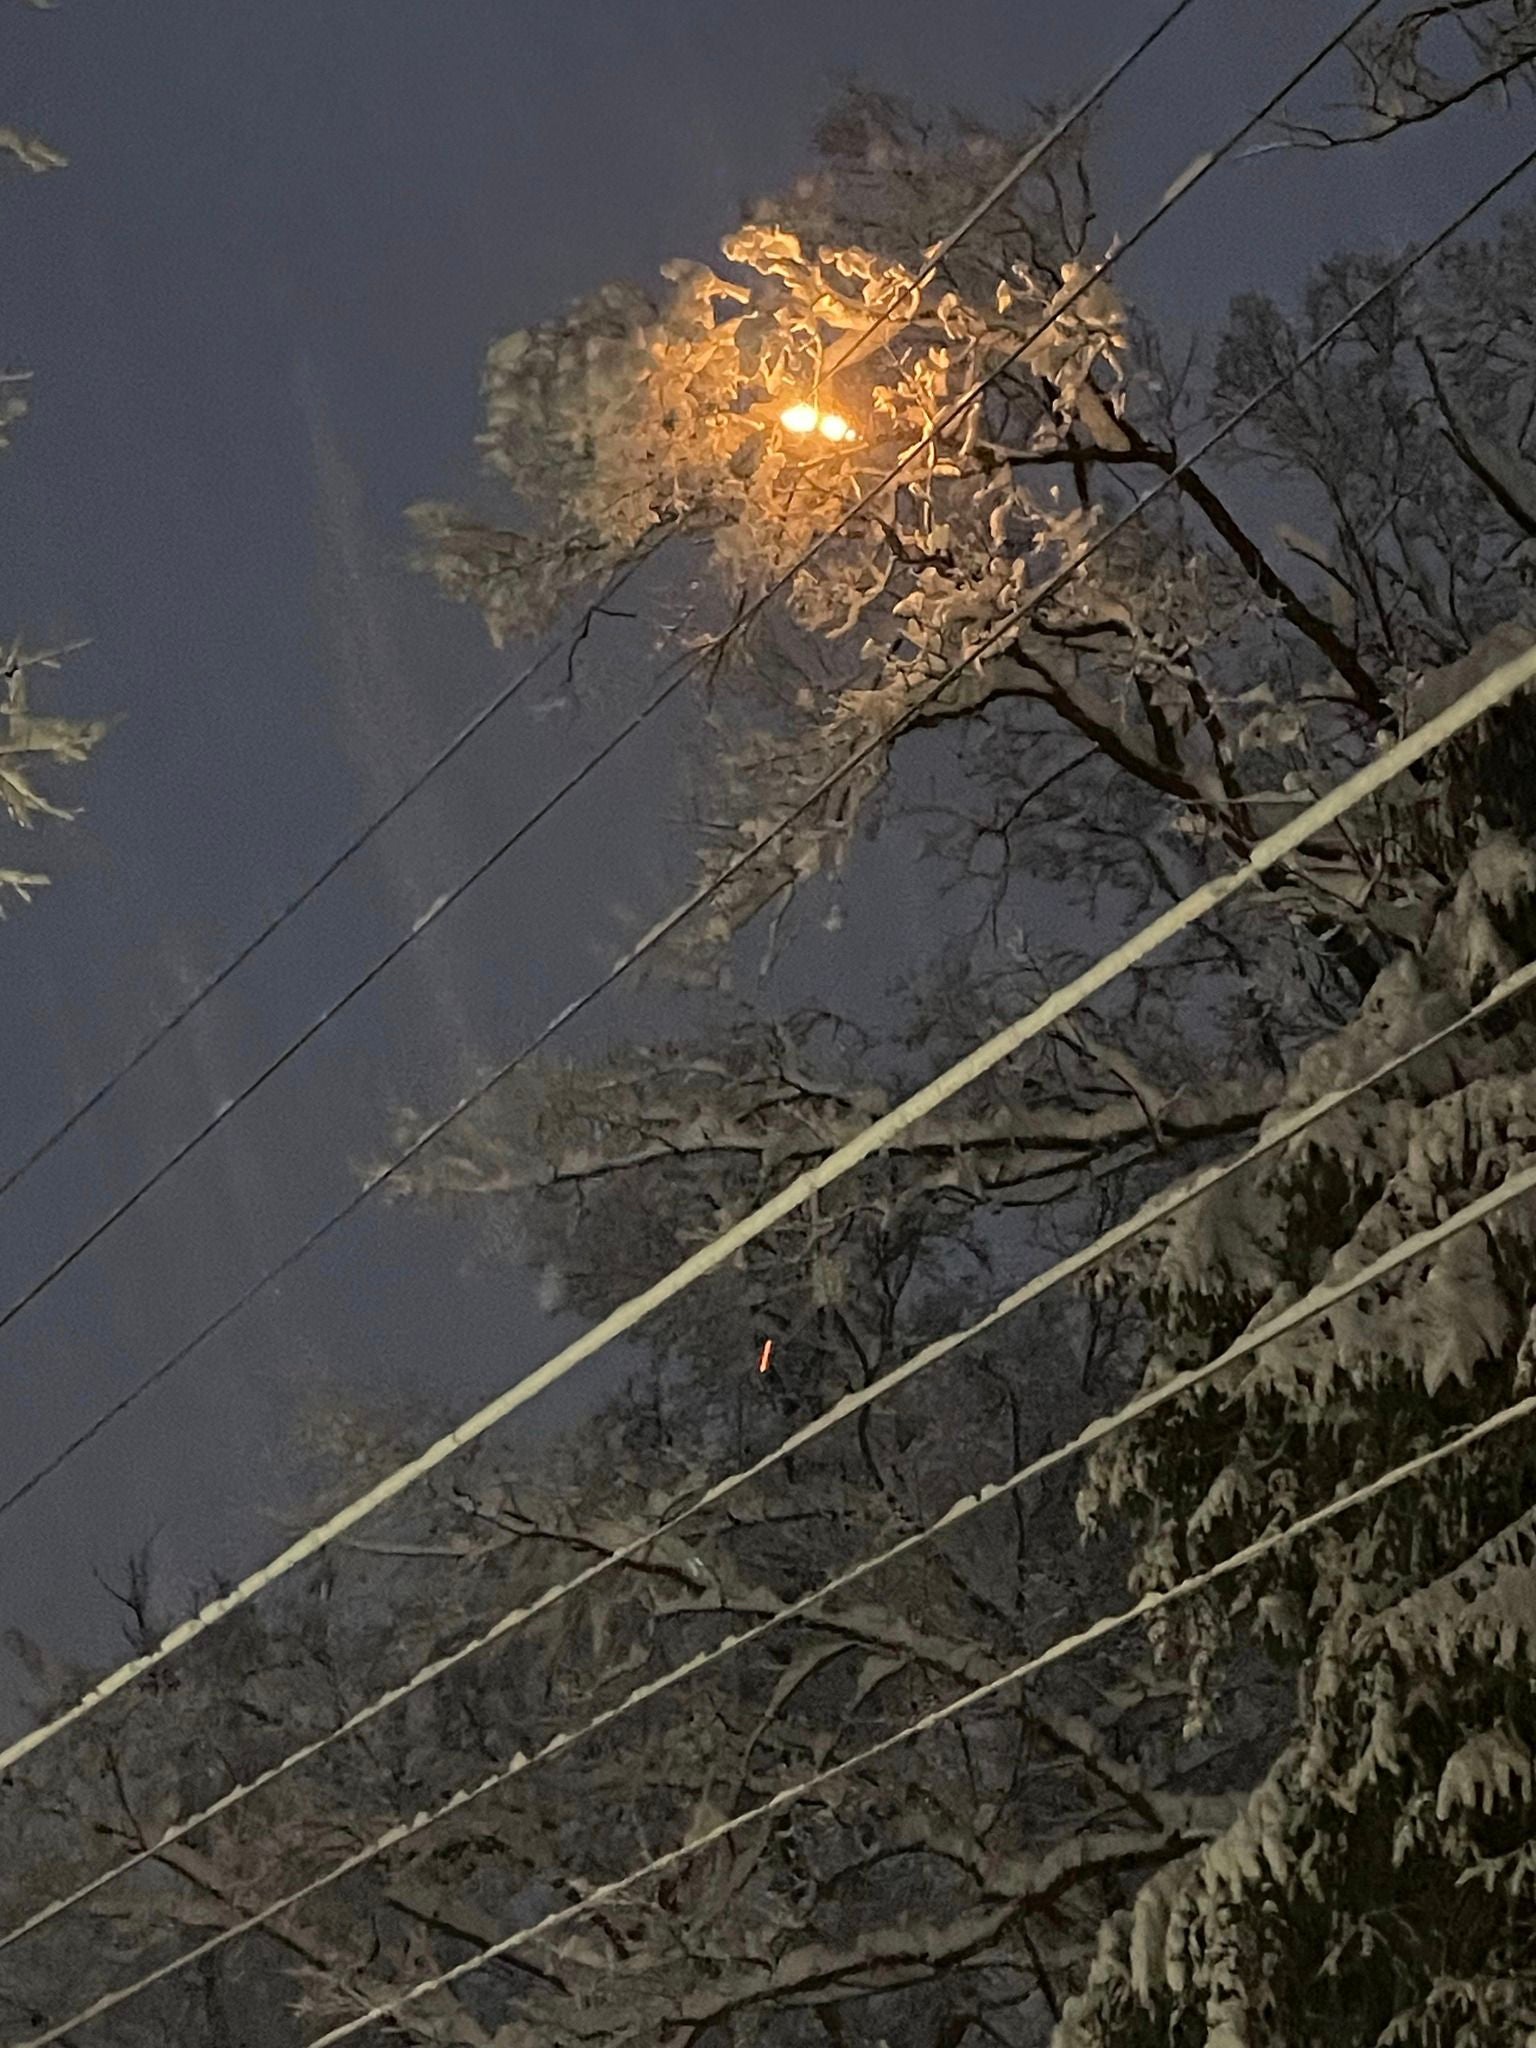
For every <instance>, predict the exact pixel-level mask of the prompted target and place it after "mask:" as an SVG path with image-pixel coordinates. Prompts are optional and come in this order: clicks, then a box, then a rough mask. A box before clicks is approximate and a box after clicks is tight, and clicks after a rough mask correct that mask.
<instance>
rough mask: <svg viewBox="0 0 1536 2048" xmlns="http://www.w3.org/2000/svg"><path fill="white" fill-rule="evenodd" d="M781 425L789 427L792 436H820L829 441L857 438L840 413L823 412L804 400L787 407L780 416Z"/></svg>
mask: <svg viewBox="0 0 1536 2048" xmlns="http://www.w3.org/2000/svg"><path fill="white" fill-rule="evenodd" d="M779 425H780V426H781V427H787V428H788V430H789V432H790V433H792V434H820V435H821V436H822V438H823V439H824V440H827V441H852V440H853V439H854V438H855V436H854V431H853V428H852V427H851V426H849V424H848V422H847V421H846V420H845V419H844V418H843V416H842V414H841V413H840V412H823V411H822V410H821V408H820V407H819V406H815V405H812V404H810V403H809V401H808V400H806V399H803V398H802V399H798V400H797V401H796V402H795V404H793V405H786V406H785V408H784V410H783V411H782V412H781V413H780V414H779Z"/></svg>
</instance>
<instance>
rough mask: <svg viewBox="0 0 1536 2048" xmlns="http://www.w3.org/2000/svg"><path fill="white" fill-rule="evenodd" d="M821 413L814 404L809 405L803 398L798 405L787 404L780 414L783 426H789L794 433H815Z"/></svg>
mask: <svg viewBox="0 0 1536 2048" xmlns="http://www.w3.org/2000/svg"><path fill="white" fill-rule="evenodd" d="M818 418H819V415H818V413H817V411H816V408H815V406H814V405H807V404H806V402H805V400H804V399H803V398H802V399H801V400H800V402H799V404H798V405H786V406H785V408H784V410H783V411H782V412H781V413H780V414H779V423H780V425H781V426H785V427H788V429H789V431H790V432H791V433H792V434H814V433H815V431H816V422H817V419H818Z"/></svg>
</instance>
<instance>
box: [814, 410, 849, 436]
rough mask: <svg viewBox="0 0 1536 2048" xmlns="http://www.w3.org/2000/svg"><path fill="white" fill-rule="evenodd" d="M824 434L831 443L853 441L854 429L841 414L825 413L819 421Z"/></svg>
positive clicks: (818, 423)
mask: <svg viewBox="0 0 1536 2048" xmlns="http://www.w3.org/2000/svg"><path fill="white" fill-rule="evenodd" d="M817 425H818V426H819V427H820V429H821V431H822V433H823V434H824V435H825V436H826V438H827V439H828V440H829V441H851V440H852V439H853V429H852V427H850V426H849V424H848V422H847V421H846V420H845V419H844V418H843V416H842V414H841V413H840V412H824V413H823V414H822V416H821V418H820V419H819V420H818V421H817Z"/></svg>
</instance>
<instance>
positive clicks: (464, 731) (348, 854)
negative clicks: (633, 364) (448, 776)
mask: <svg viewBox="0 0 1536 2048" xmlns="http://www.w3.org/2000/svg"><path fill="white" fill-rule="evenodd" d="M616 587H617V586H616V584H615V585H611V586H610V588H609V590H608V591H607V592H606V593H605V597H604V598H599V599H598V600H596V603H597V604H598V605H601V604H602V603H603V602H604V601H605V598H606V597H609V596H612V595H613V594H614V591H615V588H616ZM555 652H556V649H555V648H554V647H546V648H545V649H544V651H543V653H541V654H539V655H537V656H536V657H535V658H534V659H533V660H532V661H531V662H529V664H528V665H527V667H526V668H524V669H523V670H521V672H520V673H519V674H517V675H516V676H514V677H513V679H512V681H511V682H510V683H508V684H507V685H506V687H505V688H504V689H502V690H498V691H497V693H496V695H495V696H494V697H492V698H491V699H490V701H489V703H487V704H486V705H484V706H483V707H482V709H481V710H479V711H477V712H476V713H475V715H474V716H473V717H472V718H471V719H470V720H469V722H468V723H467V724H466V725H463V726H461V727H460V728H459V730H458V732H457V733H456V734H455V735H454V737H453V738H452V739H451V740H450V741H449V742H448V744H447V746H446V747H444V748H443V749H442V750H441V752H439V753H437V754H434V755H433V757H432V759H431V760H430V761H429V762H428V763H427V765H426V767H425V768H423V769H422V770H421V771H420V772H419V773H418V774H417V775H416V776H415V777H413V778H412V780H411V781H409V782H407V783H406V784H405V786H404V788H402V789H401V790H400V791H399V792H398V794H396V795H395V796H394V797H392V798H391V799H390V801H389V803H388V804H386V805H385V807H384V809H383V810H382V811H380V812H379V813H378V814H377V816H376V817H373V818H370V819H369V821H368V823H367V824H366V825H365V826H364V828H363V830H362V831H361V832H359V833H358V834H357V835H356V836H355V837H354V838H352V839H349V840H348V841H347V843H346V845H345V846H343V847H342V848H341V850H340V851H339V852H338V853H336V854H335V855H333V857H332V858H331V859H330V860H329V861H327V862H326V864H325V866H324V867H323V868H321V870H320V871H319V873H318V874H316V875H314V876H312V877H311V878H310V880H309V881H307V882H306V883H305V884H304V886H303V887H302V888H301V889H300V890H299V891H298V892H297V894H296V895H293V896H291V897H290V898H289V899H288V901H287V902H286V903H285V904H284V905H283V907H282V909H281V910H280V911H278V912H277V914H276V915H275V916H274V917H273V918H271V919H270V921H269V922H268V923H266V924H265V925H263V926H262V928H261V930H260V931H259V932H257V933H256V934H255V936H254V937H253V938H250V939H248V940H246V942H245V943H244V944H243V945H242V946H241V947H240V948H239V949H238V950H237V951H236V952H234V953H232V954H231V955H230V957H229V958H228V959H227V960H226V961H225V962H224V965H223V966H222V967H220V968H218V969H217V970H216V971H215V972H214V973H213V974H211V975H209V976H207V978H206V979H205V980H203V981H200V982H199V983H198V984H197V986H196V987H195V988H194V989H193V991H192V993H191V994H190V995H189V996H187V997H186V998H185V999H184V1000H183V1002H182V1003H181V1005H180V1007H179V1008H178V1009H175V1010H173V1011H172V1012H171V1014H170V1016H169V1017H165V1018H163V1019H162V1020H161V1021H160V1022H159V1023H158V1024H156V1025H154V1026H153V1027H152V1028H151V1030H150V1031H149V1033H148V1035H147V1036H146V1037H144V1038H142V1039H141V1040H140V1041H139V1043H138V1045H137V1046H135V1048H134V1050H133V1051H132V1052H131V1053H130V1054H129V1055H128V1058H127V1059H126V1060H125V1061H124V1062H123V1063H122V1065H121V1066H119V1067H117V1068H116V1069H115V1070H114V1071H113V1072H112V1073H111V1074H109V1075H108V1076H107V1078H106V1080H104V1081H103V1082H102V1083H101V1085H100V1086H99V1087H97V1088H95V1089H93V1090H92V1091H91V1093H90V1094H89V1095H88V1096H87V1097H86V1098H85V1100H84V1101H83V1102H81V1103H79V1104H78V1105H77V1106H76V1107H75V1108H74V1109H72V1110H71V1111H70V1113H69V1115H68V1116H67V1117H65V1119H64V1121H63V1122H62V1123H61V1124H59V1125H57V1126H56V1127H55V1129H53V1130H52V1131H50V1132H49V1134H48V1136H47V1137H46V1138H44V1139H43V1140H42V1141H41V1142H40V1143H39V1144H38V1145H36V1146H35V1147H34V1148H33V1150H32V1151H30V1152H29V1153H28V1154H27V1156H26V1158H25V1159H23V1160H22V1161H21V1163H20V1164H19V1165H18V1166H14V1167H12V1168H11V1170H10V1171H9V1172H8V1173H7V1174H6V1176H5V1178H4V1179H3V1180H0V1196H4V1195H7V1194H9V1193H10V1191H11V1189H12V1188H13V1187H15V1185H16V1183H17V1182H18V1181H19V1180H20V1179H21V1178H22V1176H23V1175H24V1174H28V1173H30V1172H31V1171H32V1169H33V1167H34V1166H36V1165H37V1164H38V1162H39V1161H40V1160H42V1159H44V1158H46V1157H47V1155H48V1154H49V1153H50V1152H51V1151H52V1150H53V1148H54V1147H55V1145H57V1144H59V1143H60V1142H61V1141H62V1140H63V1139H65V1138H67V1137H68V1136H69V1134H70V1132H71V1131H72V1130H73V1129H74V1128H75V1126H76V1125H77V1124H78V1123H80V1122H81V1121H82V1120H83V1119H84V1118H85V1117H87V1116H89V1115H90V1113H91V1111H92V1110H93V1109H96V1108H98V1107H99V1106H100V1104H102V1103H103V1102H105V1101H106V1099H107V1097H108V1096H109V1095H110V1094H112V1092H113V1090H114V1089H115V1088H116V1087H117V1086H118V1084H119V1083H120V1082H122V1081H125V1080H127V1078H128V1076H129V1075H130V1074H131V1073H133V1072H134V1070H135V1069H136V1068H137V1067H139V1066H141V1065H142V1064H143V1062H144V1061H145V1060H147V1059H148V1058H149V1056H150V1054H151V1053H152V1052H154V1051H155V1050H156V1049H157V1047H159V1046H160V1045H162V1044H163V1043H164V1042H165V1040H166V1039H167V1038H169V1037H170V1035H171V1033H172V1032H173V1031H175V1030H176V1029H177V1028H178V1026H180V1025H182V1024H184V1023H185V1022H186V1021H187V1019H188V1017H190V1016H191V1014H192V1012H193V1011H194V1010H196V1009H198V1008H200V1007H201V1005H202V1004H203V1003H205V1002H206V1001H207V999H208V998H209V997H210V996H211V995H212V994H213V993H214V992H215V990H216V989H219V988H222V987H223V985H224V983H225V982H226V981H228V979H229V977H230V976H231V975H232V974H233V973H234V972H235V971H236V969H237V968H240V967H243V966H244V965H245V963H246V961H247V960H249V959H250V958H251V956H252V955H253V954H254V953H257V952H259V951H260V950H261V948H262V947H263V946H264V945H265V944H266V942H267V940H268V939H270V938H271V936H272V934H273V933H274V932H275V931H276V930H277V929H278V927H279V926H280V925H284V924H286V923H287V922H288V920H289V918H290V917H292V916H294V915H295V914H296V913H297V912H298V911H300V910H302V909H303V907H304V905H305V904H306V903H307V902H308V901H309V899H310V898H311V897H312V896H313V895H315V894H316V893H317V891H319V890H320V889H322V888H323V887H324V886H325V884H326V883H327V882H328V881H329V880H330V879H331V877H332V876H333V875H334V874H337V873H338V872H339V871H340V870H341V869H342V868H344V867H345V866H346V864H347V862H348V861H349V860H351V858H352V856H353V855H354V854H355V853H360V852H361V851H362V849H363V848H364V847H365V846H366V845H367V844H368V842H369V840H371V839H372V838H373V836H374V834H375V833H376V832H378V831H380V830H381V829H382V828H383V827H384V826H385V825H387V824H388V823H389V821H390V819H391V818H392V817H394V815H395V813H396V812H397V811H399V810H400V809H402V808H403V806H404V805H405V804H407V803H408V802H409V801H410V799H411V798H412V797H413V796H414V795H415V794H416V792H417V790H419V789H420V788H421V787H422V785H423V783H425V782H427V781H428V780H429V779H430V777H432V776H433V775H435V774H436V773H437V771H438V769H439V768H442V767H445V766H446V765H447V763H448V762H449V761H451V760H452V759H453V757H454V755H455V754H457V753H458V751H459V749H460V748H461V747H463V746H464V745H466V744H467V742H468V741H469V740H471V739H472V738H473V737H474V735H475V734H476V733H477V732H478V731H479V730H480V728H481V727H482V726H483V725H484V724H485V723H486V722H487V721H488V720H489V719H491V718H494V717H495V715H496V713H497V712H498V711H500V710H501V708H502V706H503V705H505V704H509V703H510V702H511V701H512V699H513V698H514V697H515V696H516V695H517V694H518V692H519V691H520V690H521V689H522V688H523V687H524V686H525V685H526V684H528V683H531V682H532V681H533V678H534V676H535V675H536V674H537V673H538V671H539V670H540V669H541V668H543V667H544V665H545V664H546V663H547V662H549V661H551V660H553V658H554V655H555ZM110 1220H111V1219H109V1221H110ZM104 1227H105V1226H104ZM89 1241H90V1240H87V1242H89ZM79 1249H81V1250H83V1249H84V1247H83V1246H82V1247H80V1248H79ZM70 1256H71V1258H73V1257H74V1256H76V1254H75V1253H71V1255H70ZM24 1300H25V1298H24ZM24 1300H23V1302H18V1303H17V1305H16V1306H17V1308H20V1307H22V1306H23V1305H24ZM15 1312H16V1311H15V1309H11V1310H8V1311H7V1318H9V1316H10V1315H13V1314H15Z"/></svg>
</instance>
